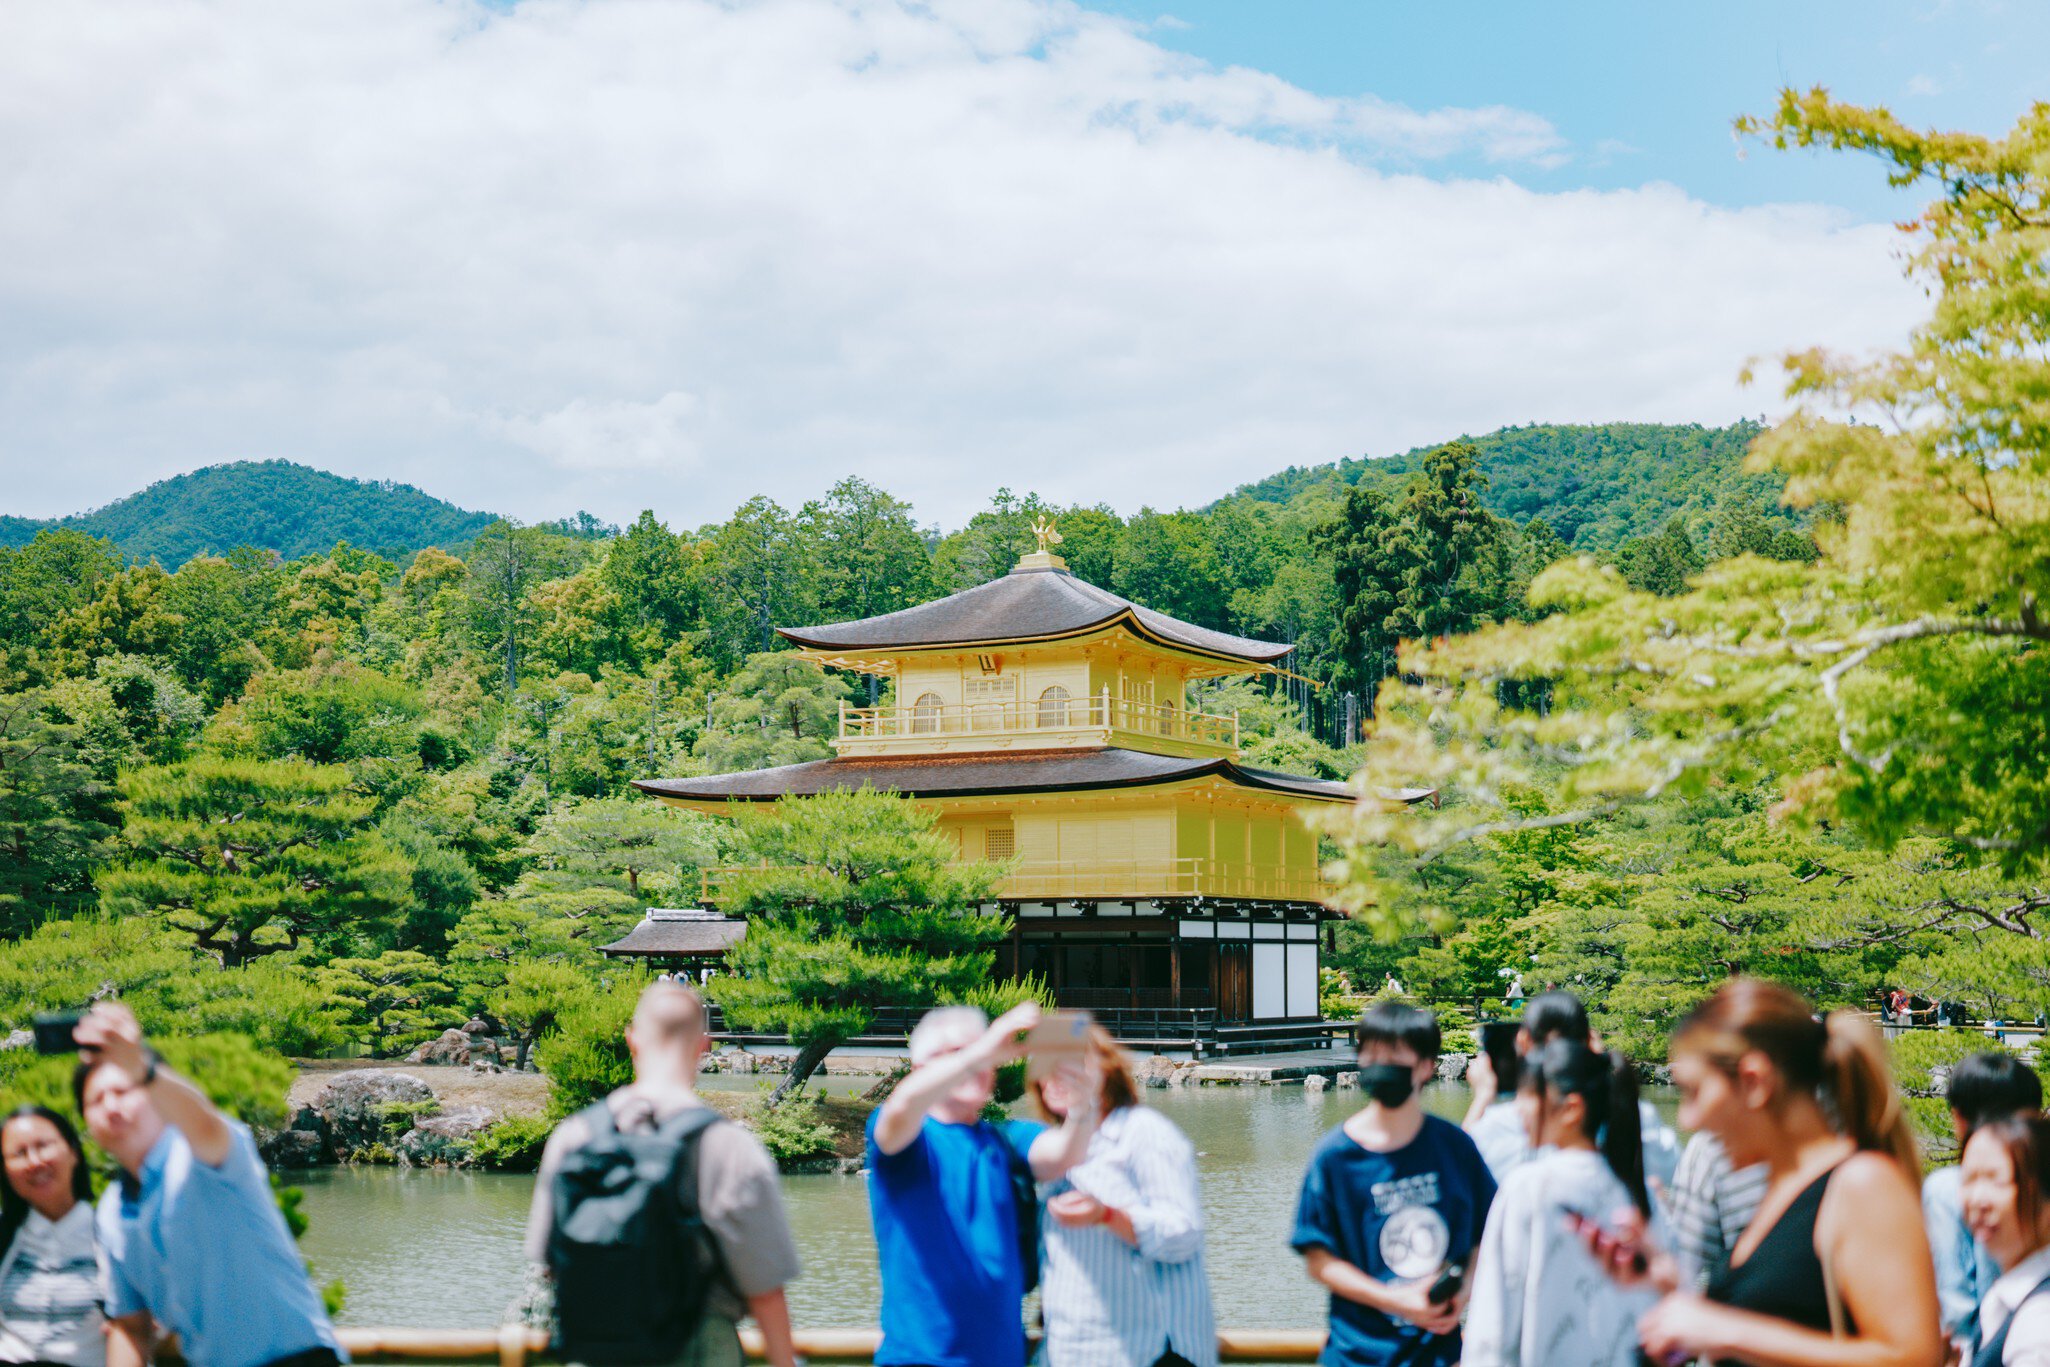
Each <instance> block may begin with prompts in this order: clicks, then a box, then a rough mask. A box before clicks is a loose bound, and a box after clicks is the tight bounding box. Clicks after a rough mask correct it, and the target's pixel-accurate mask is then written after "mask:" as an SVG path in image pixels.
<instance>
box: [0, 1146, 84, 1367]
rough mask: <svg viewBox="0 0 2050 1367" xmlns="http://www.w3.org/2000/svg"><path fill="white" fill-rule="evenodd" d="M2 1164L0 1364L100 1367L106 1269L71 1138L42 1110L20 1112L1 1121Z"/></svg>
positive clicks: (80, 1156)
mask: <svg viewBox="0 0 2050 1367" xmlns="http://www.w3.org/2000/svg"><path fill="white" fill-rule="evenodd" d="M0 1155H4V1156H5V1158H6V1165H7V1176H6V1183H5V1185H4V1186H0V1247H4V1249H5V1252H4V1253H0V1362H23V1363H51V1364H61V1367H100V1364H101V1363H103V1362H105V1361H106V1360H107V1339H106V1325H107V1321H106V1317H105V1315H103V1314H102V1313H101V1310H100V1304H101V1302H102V1301H104V1300H106V1298H107V1270H106V1264H105V1261H104V1260H103V1259H102V1258H101V1257H100V1249H99V1242H98V1241H97V1240H96V1239H95V1238H94V1237H93V1187H92V1175H91V1173H90V1172H89V1171H88V1170H87V1168H86V1162H85V1149H84V1147H83V1146H82V1145H80V1144H79V1142H78V1131H76V1130H74V1129H72V1128H71V1122H70V1121H68V1120H66V1119H65V1118H64V1117H63V1116H61V1115H59V1114H57V1112H55V1111H53V1110H50V1109H49V1108H48V1107H46V1106H22V1107H19V1108H18V1109H16V1110H14V1111H11V1112H9V1113H8V1115H7V1118H6V1119H5V1120H0Z"/></svg>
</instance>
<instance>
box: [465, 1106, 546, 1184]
mask: <svg viewBox="0 0 2050 1367" xmlns="http://www.w3.org/2000/svg"><path fill="white" fill-rule="evenodd" d="M554 1130H555V1127H554V1126H553V1125H552V1124H550V1123H549V1121H548V1119H547V1118H546V1117H545V1116H538V1115H509V1116H507V1117H506V1118H505V1119H503V1120H501V1121H499V1122H498V1123H497V1124H496V1125H493V1126H492V1127H491V1128H490V1129H488V1130H485V1131H483V1132H482V1133H481V1134H479V1135H478V1136H477V1137H476V1138H475V1139H473V1140H471V1141H470V1161H471V1162H473V1163H475V1164H476V1165H477V1166H478V1167H480V1168H489V1169H490V1170H491V1171H493V1172H532V1171H534V1169H536V1168H538V1167H540V1166H541V1150H542V1148H543V1147H545V1146H546V1145H547V1143H548V1136H549V1135H550V1134H552V1133H554Z"/></svg>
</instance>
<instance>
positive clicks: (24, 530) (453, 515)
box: [0, 460, 492, 569]
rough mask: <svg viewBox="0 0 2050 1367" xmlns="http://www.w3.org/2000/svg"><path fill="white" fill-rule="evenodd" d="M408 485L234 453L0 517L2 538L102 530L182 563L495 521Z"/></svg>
mask: <svg viewBox="0 0 2050 1367" xmlns="http://www.w3.org/2000/svg"><path fill="white" fill-rule="evenodd" d="M491 521H492V518H491V515H490V514H488V513H472V512H466V511H465V510H463V509H461V508H458V507H456V506H455V505H454V504H451V503H444V502H442V501H441V500H440V499H438V498H431V497H429V496H428V495H426V494H423V493H421V492H420V491H419V490H418V489H415V488H413V487H412V486H411V485H409V484H392V483H388V482H382V481H375V480H361V479H345V478H343V477H342V476H340V475H331V474H328V473H327V472H325V471H322V470H312V469H308V468H307V467H306V466H304V465H294V464H292V463H291V462H290V461H283V460H264V461H237V462H234V463H233V464H229V465H213V466H209V467H207V468H206V469H204V470H195V471H193V472H192V473H191V474H189V475H177V476H174V477H173V478H171V479H167V480H163V481H161V482H159V483H156V484H152V485H150V486H149V487H148V488H147V489H144V490H143V491H142V492H140V493H136V494H130V495H129V496H128V497H127V498H124V499H121V500H120V501H118V502H115V503H110V504H108V505H107V506H106V507H104V508H98V509H95V510H94V511H92V512H89V513H79V514H77V515H75V516H72V517H65V518H58V519H55V520H52V521H49V522H38V521H35V520H33V519H30V518H23V517H0V546H25V545H27V544H28V543H29V542H30V541H32V540H34V539H35V535H36V533H37V532H38V531H41V530H42V529H43V528H45V527H69V528H74V529H76V530H78V531H82V532H84V533H86V534H87V535H89V536H96V537H104V538H105V539H106V540H108V541H111V542H113V543H114V545H115V547H116V548H117V549H119V550H120V551H121V553H122V554H123V555H126V556H128V557H129V558H131V559H134V560H150V559H154V560H156V561H158V562H159V563H160V564H162V565H164V566H166V567H167V568H170V569H176V568H177V567H178V566H180V565H182V564H184V563H185V562H186V561H187V560H190V559H191V558H192V557H193V556H195V555H225V554H227V553H228V552H229V551H231V550H234V549H235V548H236V547H237V546H251V547H255V548H256V549H258V550H265V551H271V552H273V553H275V554H277V555H280V556H282V557H284V558H285V559H287V560H296V559H298V558H299V557H300V556H302V555H311V554H313V553H314V552H316V551H325V550H328V549H330V548H332V547H333V546H334V545H335V544H336V543H338V542H342V541H346V542H348V543H349V544H350V545H352V546H361V547H363V548H365V549H366V550H372V551H376V552H377V553H379V554H380V555H386V556H404V555H408V554H410V553H412V552H414V551H417V550H420V549H422V548H424V547H427V546H448V545H454V544H455V543H457V542H460V541H466V540H468V539H469V538H470V537H473V536H475V535H476V534H477V533H478V532H480V531H482V530H484V528H486V527H488V526H490V525H491Z"/></svg>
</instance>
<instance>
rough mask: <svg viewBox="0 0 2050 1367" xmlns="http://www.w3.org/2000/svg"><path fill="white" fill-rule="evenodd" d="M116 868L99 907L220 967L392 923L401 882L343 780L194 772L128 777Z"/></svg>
mask: <svg viewBox="0 0 2050 1367" xmlns="http://www.w3.org/2000/svg"><path fill="white" fill-rule="evenodd" d="M121 794H122V801H121V808H122V812H123V814H124V816H125V817H126V826H125V829H124V830H123V832H122V840H121V844H122V849H123V854H124V858H123V861H122V862H121V863H120V864H118V865H117V866H115V867H113V868H110V869H108V870H106V871H105V872H103V873H102V874H101V875H100V878H99V887H100V898H101V902H102V904H103V905H104V906H105V907H107V909H108V910H109V911H111V912H114V913H116V914H120V915H130V916H148V917H152V918H154V919H156V920H158V921H160V922H161V923H162V924H164V925H167V926H170V927H172V928H174V929H176V930H179V931H181V932H183V933H185V934H186V935H188V936H190V937H191V939H192V943H193V944H194V945H195V946H196V947H197V948H199V949H201V950H203V951H205V952H206V953H208V954H211V955H213V956H214V957H215V958H216V959H217V960H218V961H219V962H220V964H221V966H222V967H224V968H239V967H241V966H242V965H244V964H247V963H249V962H251V961H252V960H254V959H258V958H261V957H263V956H265V955H269V954H281V953H287V952H290V951H294V950H297V949H298V948H299V947H300V946H301V945H302V944H305V943H309V942H311V943H318V944H322V945H330V946H331V945H334V944H337V943H340V942H344V941H346V940H347V939H348V938H349V937H350V936H352V935H355V934H358V933H361V932H363V931H366V930H369V929H371V928H373V927H379V926H382V925H385V924H387V923H389V922H390V921H392V920H393V919H394V918H395V917H396V916H397V915H398V914H399V913H400V912H401V910H403V908H404V907H405V905H406V902H407V896H408V884H409V879H408V875H409V873H410V870H409V869H408V868H407V866H406V863H405V861H404V860H403V859H401V858H400V857H399V856H398V855H397V854H396V853H395V852H394V851H393V850H392V849H391V847H390V846H388V845H387V844H385V842H384V840H383V839H382V838H381V837H380V836H378V835H377V834H376V833H375V831H373V830H371V829H370V828H369V827H368V826H367V824H366V823H367V822H368V819H369V817H370V814H371V809H372V805H373V804H372V803H371V801H370V799H368V798H365V797H359V796H357V795H356V794H354V793H352V792H350V791H349V775H348V773H347V771H346V770H343V769H339V768H335V767H332V766H327V767H323V766H318V765H312V764H307V763H304V762H302V761H296V760H288V761H279V762H267V761H261V760H220V759H194V760H187V761H186V762H184V763H182V764H175V765H165V766H161V767H157V768H150V769H140V770H137V771H135V772H134V773H131V774H127V775H124V776H123V778H122V783H121Z"/></svg>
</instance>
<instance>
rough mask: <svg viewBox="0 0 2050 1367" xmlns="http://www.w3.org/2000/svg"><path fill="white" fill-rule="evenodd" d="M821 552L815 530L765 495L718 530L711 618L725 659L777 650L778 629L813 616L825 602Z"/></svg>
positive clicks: (711, 564) (709, 561)
mask: <svg viewBox="0 0 2050 1367" xmlns="http://www.w3.org/2000/svg"><path fill="white" fill-rule="evenodd" d="M815 553H816V546H815V539H814V538H813V536H812V535H811V528H810V526H809V525H808V524H807V523H805V522H803V521H800V520H799V519H797V518H795V517H792V516H791V515H790V514H789V513H788V512H786V511H785V510H784V509H783V508H782V507H781V505H779V504H778V503H776V501H775V500H774V499H770V498H765V497H762V496H760V495H757V496H756V497H754V498H751V499H749V500H748V501H747V502H745V503H743V504H741V505H740V507H739V508H738V509H736V510H735V511H734V514H733V516H732V517H731V518H730V519H728V520H727V522H726V523H725V524H724V525H722V526H720V527H719V528H718V529H717V530H716V531H715V532H713V534H712V536H711V538H710V545H709V546H708V548H707V551H706V556H705V572H706V575H707V577H708V580H709V582H710V584H711V585H712V589H713V592H712V594H711V599H710V602H709V603H708V604H707V616H708V617H709V618H710V619H711V621H710V623H709V625H710V626H711V629H712V633H713V638H712V639H713V644H714V646H715V647H716V649H717V651H718V653H719V655H720V656H721V657H722V658H723V659H725V660H739V659H742V658H744V657H746V656H748V655H749V654H750V653H752V652H755V651H764V650H773V649H775V647H776V627H777V625H778V624H779V623H782V624H790V623H799V622H802V621H804V620H805V619H807V618H809V617H811V615H812V611H813V606H814V604H816V602H817V601H818V597H817V587H818V564H817V560H816V554H815Z"/></svg>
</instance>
